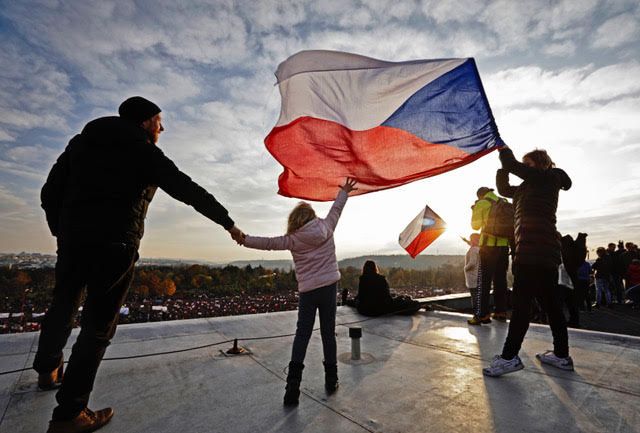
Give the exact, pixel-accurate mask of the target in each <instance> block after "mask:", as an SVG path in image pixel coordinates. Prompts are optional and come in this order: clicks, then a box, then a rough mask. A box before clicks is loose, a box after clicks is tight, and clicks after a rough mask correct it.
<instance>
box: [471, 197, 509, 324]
mask: <svg viewBox="0 0 640 433" xmlns="http://www.w3.org/2000/svg"><path fill="white" fill-rule="evenodd" d="M476 194H477V196H478V200H477V201H476V202H475V203H474V204H473V206H471V209H472V211H473V212H472V215H471V228H472V229H473V230H481V234H480V272H479V273H478V286H477V287H478V291H477V299H476V310H475V311H474V316H473V317H472V318H471V319H469V320H468V323H469V324H470V325H480V324H482V323H485V324H486V323H491V317H493V318H494V319H496V320H499V321H502V322H504V321H506V320H507V314H506V311H507V268H508V267H509V239H507V238H503V237H498V236H493V235H492V234H490V233H486V231H485V228H486V226H487V223H488V221H489V214H490V211H491V206H492V205H493V203H496V202H497V201H498V200H499V199H500V197H498V196H497V195H496V194H495V193H494V192H493V189H492V188H488V187H486V186H483V187H480V188H478V191H477V193H476ZM492 282H493V298H494V305H495V308H494V312H493V314H492V315H490V314H489V292H490V291H491V283H492Z"/></svg>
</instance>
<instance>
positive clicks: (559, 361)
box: [536, 350, 573, 371]
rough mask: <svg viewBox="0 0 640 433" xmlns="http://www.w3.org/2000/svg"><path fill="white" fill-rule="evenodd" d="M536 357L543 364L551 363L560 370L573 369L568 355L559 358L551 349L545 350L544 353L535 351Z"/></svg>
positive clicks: (571, 360)
mask: <svg viewBox="0 0 640 433" xmlns="http://www.w3.org/2000/svg"><path fill="white" fill-rule="evenodd" d="M536 358H538V359H539V360H540V362H542V363H543V364H549V365H553V366H554V367H556V368H559V369H561V370H567V371H573V359H571V357H570V356H567V357H566V358H560V357H558V356H556V354H555V353H553V350H547V351H546V352H544V353H536Z"/></svg>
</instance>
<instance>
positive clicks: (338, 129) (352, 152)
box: [265, 117, 494, 201]
mask: <svg viewBox="0 0 640 433" xmlns="http://www.w3.org/2000/svg"><path fill="white" fill-rule="evenodd" d="M265 144H266V146H267V149H268V150H269V152H271V154H272V155H273V156H274V158H276V160H278V162H279V163H280V164H282V166H283V167H284V171H283V172H282V174H280V177H279V179H278V186H279V188H280V189H279V191H278V193H279V194H281V195H283V196H286V197H297V198H302V199H308V200H317V201H328V200H333V199H335V197H336V194H337V192H338V186H339V185H341V184H342V183H343V182H344V179H345V177H347V176H349V177H353V178H355V179H357V180H358V190H357V191H354V192H353V193H352V194H351V195H358V194H365V193H368V192H372V191H379V190H383V189H387V188H393V187H395V186H399V185H404V184H406V183H409V182H412V181H414V180H418V179H423V178H425V177H430V176H434V175H436V174H440V173H444V172H446V171H449V170H452V169H454V168H457V167H460V166H462V165H465V164H468V163H469V162H471V161H474V160H475V159H477V158H479V157H481V156H482V155H484V154H486V153H488V152H490V151H491V150H494V149H493V148H492V149H489V150H488V151H484V152H479V153H476V154H472V155H471V154H468V153H466V152H464V151H462V150H460V149H458V148H456V147H452V146H448V145H446V144H434V143H429V142H426V141H424V140H422V139H421V138H419V137H416V136H415V135H413V134H411V133H409V132H407V131H404V130H401V129H397V128H392V127H388V126H378V127H375V128H372V129H369V130H366V131H352V130H350V129H348V128H346V127H344V126H343V125H340V124H338V123H335V122H331V121H328V120H321V119H316V118H313V117H301V118H299V119H296V120H295V121H294V122H291V123H289V124H287V125H285V126H280V127H276V128H274V129H273V130H272V131H271V132H270V133H269V135H268V136H267V138H265Z"/></svg>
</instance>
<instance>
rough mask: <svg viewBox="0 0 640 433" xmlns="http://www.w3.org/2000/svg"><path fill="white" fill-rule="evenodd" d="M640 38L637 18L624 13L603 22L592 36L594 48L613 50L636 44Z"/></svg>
mask: <svg viewBox="0 0 640 433" xmlns="http://www.w3.org/2000/svg"><path fill="white" fill-rule="evenodd" d="M638 36H640V25H639V24H638V16H633V15H632V14H629V13H625V14H621V15H618V16H616V17H614V18H611V19H609V20H607V21H605V22H604V23H603V24H601V25H600V27H598V29H597V30H596V32H595V34H594V35H593V39H592V43H591V45H592V46H593V47H594V48H615V47H619V46H622V45H624V44H627V43H630V42H634V41H636V42H637V39H638Z"/></svg>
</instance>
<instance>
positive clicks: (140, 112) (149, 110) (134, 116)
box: [118, 96, 162, 125]
mask: <svg viewBox="0 0 640 433" xmlns="http://www.w3.org/2000/svg"><path fill="white" fill-rule="evenodd" d="M161 111H162V110H161V109H160V107H158V106H157V105H156V104H154V103H153V102H151V101H149V100H148V99H145V98H143V97H142V96H132V97H131V98H129V99H127V100H126V101H124V102H123V103H122V104H120V108H118V113H119V114H120V117H122V118H123V119H127V120H131V121H132V122H134V123H135V124H136V125H140V124H141V123H142V122H144V121H145V120H147V119H151V118H152V117H153V116H155V115H156V114H158V113H159V112H161Z"/></svg>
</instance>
